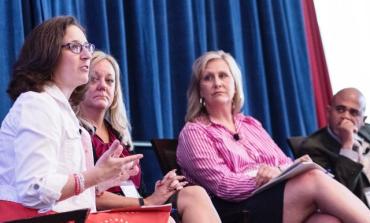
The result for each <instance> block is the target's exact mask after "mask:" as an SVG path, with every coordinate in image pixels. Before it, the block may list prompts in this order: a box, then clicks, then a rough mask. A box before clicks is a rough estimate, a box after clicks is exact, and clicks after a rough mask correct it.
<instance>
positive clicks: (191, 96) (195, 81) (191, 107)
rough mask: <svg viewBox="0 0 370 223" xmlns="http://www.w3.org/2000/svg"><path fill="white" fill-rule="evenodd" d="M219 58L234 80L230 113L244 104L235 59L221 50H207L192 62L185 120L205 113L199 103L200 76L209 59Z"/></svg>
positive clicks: (236, 110) (235, 111)
mask: <svg viewBox="0 0 370 223" xmlns="http://www.w3.org/2000/svg"><path fill="white" fill-rule="evenodd" d="M215 59H221V60H223V61H225V62H226V64H227V65H228V66H229V69H230V72H231V75H232V77H233V79H234V81H235V95H234V97H233V108H232V113H233V114H236V113H239V112H240V110H241V108H242V107H243V104H244V92H243V83H242V77H241V71H240V69H239V66H238V64H237V63H236V61H235V59H234V58H233V57H232V56H231V55H230V54H229V53H225V52H224V51H222V50H219V51H209V52H206V53H205V54H203V55H202V56H200V57H199V58H198V59H196V60H195V61H194V63H193V67H192V74H191V80H190V84H189V87H188V91H187V96H188V109H187V112H186V116H185V121H186V122H188V121H193V120H194V119H195V118H197V117H199V116H200V115H201V114H202V113H205V114H206V113H207V111H206V110H205V109H203V108H202V105H201V103H200V85H199V84H200V78H201V74H202V73H203V72H204V69H205V68H206V66H207V64H208V63H209V62H210V61H211V60H215Z"/></svg>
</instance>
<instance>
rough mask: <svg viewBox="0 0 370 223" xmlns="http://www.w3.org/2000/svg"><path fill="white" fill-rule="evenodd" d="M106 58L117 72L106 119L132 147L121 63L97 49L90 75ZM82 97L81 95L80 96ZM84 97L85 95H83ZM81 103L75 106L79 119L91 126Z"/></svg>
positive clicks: (92, 60) (123, 140) (122, 140)
mask: <svg viewBox="0 0 370 223" xmlns="http://www.w3.org/2000/svg"><path fill="white" fill-rule="evenodd" d="M103 60H106V61H108V62H109V63H110V64H111V65H112V67H113V69H114V73H115V80H116V81H115V82H114V83H115V89H114V95H113V101H112V104H111V106H109V108H108V110H107V111H106V113H105V119H106V120H108V121H109V123H110V124H111V125H112V127H113V129H114V130H116V131H118V132H119V133H120V134H121V136H122V139H121V142H122V143H124V144H129V145H130V146H131V148H132V138H131V133H130V131H131V125H130V122H129V120H128V118H127V112H126V107H125V104H124V101H123V96H122V90H121V88H122V87H121V81H120V68H119V65H118V63H117V61H116V59H114V57H112V56H111V55H109V54H106V53H104V52H102V51H95V52H94V54H93V55H92V59H91V63H90V76H91V74H92V72H93V69H94V66H95V65H96V64H97V63H99V62H100V61H103ZM88 84H89V83H87V85H86V86H85V89H84V90H82V91H81V92H82V94H84V93H85V92H86V89H87V86H88ZM80 97H81V96H80ZM81 98H83V97H81ZM80 106H81V103H78V105H76V106H74V109H75V112H76V114H77V116H78V117H79V119H80V120H81V121H82V122H83V124H85V125H88V126H89V127H91V124H90V125H89V122H88V121H87V120H84V118H83V115H82V114H81V109H80Z"/></svg>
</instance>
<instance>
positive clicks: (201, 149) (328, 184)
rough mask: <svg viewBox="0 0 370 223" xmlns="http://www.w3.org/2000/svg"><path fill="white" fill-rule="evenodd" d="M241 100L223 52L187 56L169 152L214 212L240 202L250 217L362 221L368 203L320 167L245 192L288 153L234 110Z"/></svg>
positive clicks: (236, 73)
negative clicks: (181, 107) (180, 120)
mask: <svg viewBox="0 0 370 223" xmlns="http://www.w3.org/2000/svg"><path fill="white" fill-rule="evenodd" d="M243 102H244V93H243V88H242V76H241V72H240V69H239V67H238V65H237V63H236V62H235V60H234V58H233V57H232V56H231V55H230V54H228V53H225V52H223V51H210V52H207V53H205V54H204V55H202V56H200V57H199V58H198V59H197V60H196V61H195V62H194V64H193V72H192V77H191V82H190V86H189V90H188V111H187V114H186V121H187V123H186V124H185V127H184V128H183V129H182V131H181V133H180V136H179V145H178V148H177V159H178V163H179V165H180V166H181V168H182V171H183V173H184V175H185V176H186V179H187V180H188V181H190V182H191V183H195V184H199V185H201V186H203V187H204V188H205V189H206V190H207V191H208V192H209V193H211V194H212V195H214V197H213V198H212V200H213V202H214V205H215V207H216V209H218V211H219V213H220V214H221V213H223V211H226V212H227V210H237V209H245V208H247V209H249V210H251V215H252V216H251V217H252V220H253V222H264V223H268V222H274V223H276V222H284V223H287V222H348V223H350V222H351V223H354V222H357V223H360V222H361V223H364V222H370V218H369V216H370V211H369V209H367V207H366V206H365V205H364V204H363V203H362V202H361V201H360V200H359V199H358V198H357V197H355V196H354V195H353V194H352V193H351V192H350V191H349V190H347V189H346V188H345V187H344V186H342V185H341V184H339V183H338V182H337V181H335V180H334V179H332V178H330V177H329V176H327V175H326V174H325V173H323V172H321V171H316V170H313V171H308V172H306V173H304V174H301V175H299V176H296V177H294V178H292V179H290V180H288V181H286V182H283V183H280V184H278V185H276V186H274V187H272V188H271V189H268V190H265V191H264V192H262V193H259V194H257V195H254V196H252V195H251V193H252V192H253V191H254V190H255V189H257V188H258V187H260V186H261V185H263V184H265V183H266V182H268V181H269V180H270V179H271V178H274V177H275V176H277V175H278V174H279V173H280V169H281V168H284V167H287V166H289V165H290V164H291V163H292V161H291V160H290V159H289V158H288V157H286V156H285V154H284V153H283V152H282V151H281V149H280V148H279V147H278V146H277V145H276V144H275V143H274V141H273V140H272V139H271V137H270V136H269V135H268V133H267V132H266V131H265V130H264V129H263V127H262V125H261V123H260V122H258V121H257V120H256V119H254V118H253V117H251V116H246V115H244V114H242V113H241V108H242V106H243ZM266 204H268V205H267V206H266Z"/></svg>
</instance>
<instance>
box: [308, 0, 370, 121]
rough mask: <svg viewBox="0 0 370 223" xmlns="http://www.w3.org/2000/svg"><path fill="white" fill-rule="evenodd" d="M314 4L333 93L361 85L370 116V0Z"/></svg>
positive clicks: (326, 0)
mask: <svg viewBox="0 0 370 223" xmlns="http://www.w3.org/2000/svg"><path fill="white" fill-rule="evenodd" d="M314 3H315V8H316V13H317V19H318V23H319V27H320V32H321V38H322V41H323V45H324V51H325V57H326V60H327V64H328V69H329V74H330V81H331V84H332V88H333V92H334V93H336V92H337V91H338V90H340V89H342V88H345V87H356V88H358V89H359V90H360V91H362V92H363V94H364V95H365V97H366V99H367V111H366V114H367V116H369V118H370V80H369V79H370V13H369V12H370V1H369V0H314ZM369 120H370V119H368V120H367V122H369Z"/></svg>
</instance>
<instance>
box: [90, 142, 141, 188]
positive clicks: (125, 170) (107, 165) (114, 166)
mask: <svg viewBox="0 0 370 223" xmlns="http://www.w3.org/2000/svg"><path fill="white" fill-rule="evenodd" d="M122 150H123V147H122V145H121V144H120V142H119V141H118V140H115V141H114V142H113V143H112V145H111V146H110V147H109V150H108V151H106V152H105V153H104V154H103V155H102V156H101V157H100V159H99V160H98V161H97V163H96V165H95V168H97V169H98V170H99V171H98V173H99V174H98V176H97V177H98V182H99V184H98V187H99V191H104V190H106V189H109V188H111V187H114V186H119V185H121V184H122V182H123V181H125V180H127V179H129V177H130V176H135V175H136V174H138V172H139V167H138V164H139V160H140V159H141V158H142V157H143V155H142V154H137V155H130V156H126V157H120V155H121V153H122Z"/></svg>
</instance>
